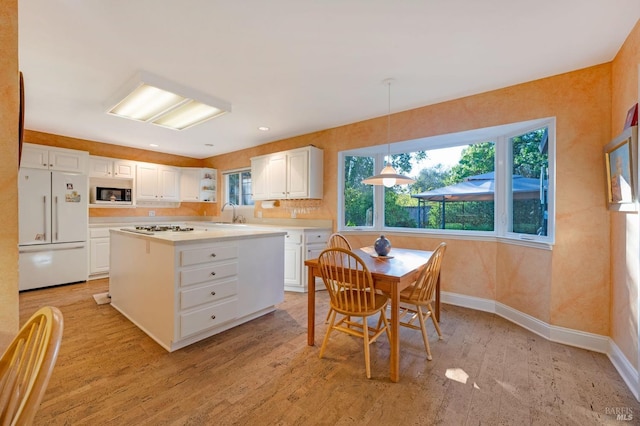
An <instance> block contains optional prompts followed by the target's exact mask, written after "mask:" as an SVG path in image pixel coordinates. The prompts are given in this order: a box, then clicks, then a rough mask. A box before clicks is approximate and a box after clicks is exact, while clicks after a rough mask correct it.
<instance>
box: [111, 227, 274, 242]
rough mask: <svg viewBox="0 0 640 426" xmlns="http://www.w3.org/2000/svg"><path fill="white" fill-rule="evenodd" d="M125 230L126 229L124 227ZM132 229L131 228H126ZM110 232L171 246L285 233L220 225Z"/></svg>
mask: <svg viewBox="0 0 640 426" xmlns="http://www.w3.org/2000/svg"><path fill="white" fill-rule="evenodd" d="M214 226H215V225H214ZM124 228H127V227H124ZM128 228H132V229H133V227H128ZM110 232H111V233H112V234H113V233H117V234H120V235H126V236H128V237H132V238H139V239H145V240H151V241H156V242H160V243H164V244H171V245H179V244H187V243H194V242H198V243H200V242H203V243H207V242H216V241H226V240H239V239H251V238H261V237H272V236H278V235H282V236H284V235H285V234H286V232H284V231H279V230H273V231H267V230H264V229H262V230H260V229H255V228H253V227H249V226H245V227H243V226H242V225H222V226H217V227H216V229H211V230H201V229H195V230H193V231H187V232H173V231H164V232H155V233H153V234H140V233H136V232H129V231H123V230H121V229H118V228H111V230H110Z"/></svg>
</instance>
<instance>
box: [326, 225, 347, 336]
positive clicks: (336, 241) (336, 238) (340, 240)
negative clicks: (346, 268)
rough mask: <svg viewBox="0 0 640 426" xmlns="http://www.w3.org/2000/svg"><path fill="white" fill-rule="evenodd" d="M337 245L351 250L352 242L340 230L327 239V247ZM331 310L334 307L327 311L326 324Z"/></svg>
mask: <svg viewBox="0 0 640 426" xmlns="http://www.w3.org/2000/svg"><path fill="white" fill-rule="evenodd" d="M336 247H338V248H343V249H346V250H349V251H351V244H349V241H348V240H347V239H346V238H345V236H344V235H342V234H340V233H338V232H335V233H333V234H331V235H330V236H329V239H328V240H327V248H336ZM331 312H332V309H331V308H329V312H327V317H326V318H325V319H324V322H325V324H326V323H328V322H329V317H330V316H331Z"/></svg>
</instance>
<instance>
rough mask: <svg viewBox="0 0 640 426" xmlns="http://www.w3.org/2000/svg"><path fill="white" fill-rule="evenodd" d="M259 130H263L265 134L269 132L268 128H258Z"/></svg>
mask: <svg viewBox="0 0 640 426" xmlns="http://www.w3.org/2000/svg"><path fill="white" fill-rule="evenodd" d="M258 130H262V131H263V132H268V131H269V128H268V127H267V126H260V127H258Z"/></svg>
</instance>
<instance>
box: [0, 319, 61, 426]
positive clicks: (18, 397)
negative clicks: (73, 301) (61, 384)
mask: <svg viewBox="0 0 640 426" xmlns="http://www.w3.org/2000/svg"><path fill="white" fill-rule="evenodd" d="M63 328H64V325H63V319H62V313H61V312H60V310H59V309H58V308H54V307H44V308H40V309H39V310H38V311H37V312H36V313H35V314H33V316H31V318H29V320H28V321H27V322H26V324H25V325H23V326H22V328H21V329H20V331H19V332H18V334H17V335H16V337H15V338H14V339H13V341H12V342H11V344H10V345H9V347H8V348H7V350H6V351H5V352H4V354H3V355H2V358H0V425H29V424H31V423H32V421H33V418H34V417H35V415H36V412H37V411H38V408H39V407H40V402H41V401H42V397H43V396H44V393H45V391H46V389H47V384H48V383H49V378H50V377H51V373H52V372H53V366H54V365H55V363H56V359H57V358H58V351H59V350H60V342H61V341H62V330H63Z"/></svg>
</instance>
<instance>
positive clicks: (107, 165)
mask: <svg viewBox="0 0 640 426" xmlns="http://www.w3.org/2000/svg"><path fill="white" fill-rule="evenodd" d="M112 165H113V160H111V159H110V158H101V157H89V176H92V177H112V174H111V173H112V170H111V166H112Z"/></svg>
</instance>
